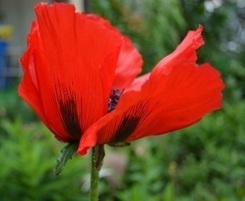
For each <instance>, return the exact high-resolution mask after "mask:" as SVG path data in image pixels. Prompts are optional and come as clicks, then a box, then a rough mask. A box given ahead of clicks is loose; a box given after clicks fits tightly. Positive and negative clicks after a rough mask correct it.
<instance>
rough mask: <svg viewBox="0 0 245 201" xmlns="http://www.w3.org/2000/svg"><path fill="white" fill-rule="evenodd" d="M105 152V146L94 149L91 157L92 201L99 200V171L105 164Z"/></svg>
mask: <svg viewBox="0 0 245 201" xmlns="http://www.w3.org/2000/svg"><path fill="white" fill-rule="evenodd" d="M104 155H105V152H104V146H103V145H97V146H95V147H93V148H92V155H91V180H90V182H91V183H90V201H98V200H99V191H98V187H99V171H100V168H101V166H102V163H103V158H104Z"/></svg>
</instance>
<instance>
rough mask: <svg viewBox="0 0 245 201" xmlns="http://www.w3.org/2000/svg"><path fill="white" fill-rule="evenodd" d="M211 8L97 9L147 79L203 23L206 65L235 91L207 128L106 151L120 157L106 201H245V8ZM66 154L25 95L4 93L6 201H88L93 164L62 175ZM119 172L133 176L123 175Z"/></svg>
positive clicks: (159, 1) (102, 5)
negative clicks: (132, 50)
mask: <svg viewBox="0 0 245 201" xmlns="http://www.w3.org/2000/svg"><path fill="white" fill-rule="evenodd" d="M212 2H213V1H204V0H194V1H185V0H173V1H163V0H154V1H149V0H140V1H139V0H134V1H132V0H124V1H120V0H107V1H92V10H93V12H95V13H98V14H100V15H102V16H104V17H105V18H107V19H109V20H110V21H111V23H112V24H113V25H115V26H117V27H118V28H119V29H120V30H121V31H122V32H123V33H124V34H125V35H127V36H129V37H130V38H131V39H132V41H133V42H134V43H135V45H136V47H137V48H138V49H139V51H140V53H141V54H142V55H143V58H144V72H147V71H150V69H151V68H152V67H153V66H154V65H155V64H156V63H157V62H158V61H159V60H160V59H161V58H163V57H164V56H166V55H167V54H168V53H170V52H171V51H172V50H174V48H175V47H176V46H177V45H178V44H179V42H180V41H181V39H183V37H184V36H185V34H186V32H187V30H189V29H195V28H196V27H197V26H198V24H203V25H204V28H205V30H204V38H205V41H206V45H205V46H204V47H202V49H201V50H200V51H199V61H200V62H204V61H209V62H211V63H212V64H213V65H214V66H215V67H216V68H218V69H219V70H220V72H221V75H222V77H223V79H224V80H225V83H226V89H225V97H224V99H225V102H224V108H223V109H222V110H220V111H218V112H215V113H213V114H211V115H209V116H207V117H205V118H204V119H203V120H202V121H201V122H200V123H199V124H197V125H195V126H192V127H190V128H187V129H184V130H181V131H178V132H175V134H172V135H165V136H161V137H152V138H147V139H142V140H139V141H137V142H134V143H133V144H132V145H131V146H130V147H127V148H121V149H119V148H117V149H116V148H107V150H106V157H108V158H109V159H111V158H112V157H111V156H110V153H115V154H118V155H117V157H116V158H117V161H116V162H115V161H114V162H110V165H111V167H109V169H108V167H107V165H108V164H107V163H108V162H105V166H104V169H103V170H102V172H104V173H103V174H104V175H103V178H102V182H101V186H100V188H101V189H100V194H101V199H100V200H106V201H124V200H125V201H128V200H130V201H139V200H143V201H144V200H149V201H176V200H178V201H245V158H244V154H245V124H244V114H245V102H244V97H245V83H244V80H245V39H244V33H245V31H244V29H245V27H244V24H245V16H244V13H245V11H244V7H241V6H240V4H239V2H242V1H236V0H230V1H229V0H227V1H221V2H223V3H222V5H218V4H214V5H213V7H212V6H211V7H210V5H212V4H210V3H212ZM217 2H219V1H216V3H217ZM208 3H209V4H208ZM243 6H245V5H243ZM62 146H63V145H61V144H60V143H59V142H57V141H56V140H55V139H54V137H53V135H52V134H51V133H50V132H49V131H48V130H47V129H46V128H45V127H44V126H43V125H42V124H41V123H40V122H39V121H38V119H37V117H36V115H35V114H34V113H33V111H32V110H31V109H30V108H29V107H28V106H27V105H26V104H25V103H23V102H22V100H20V98H18V97H17V94H16V88H14V89H12V90H10V91H7V92H0V166H1V171H0V200H1V201H10V200H20V201H29V200H30V201H33V200H34V201H39V200H40V201H41V200H42V201H65V200H71V201H73V200H74V201H76V200H84V201H86V200H88V173H89V157H83V158H81V157H76V158H74V159H73V160H71V161H69V163H68V164H67V166H69V167H67V168H65V170H64V171H63V172H62V174H61V175H59V176H55V175H54V173H53V169H54V168H55V165H56V164H55V162H56V159H57V157H58V154H59V150H60V149H61V147H62ZM121 161H125V164H124V165H123V164H121ZM113 165H117V166H116V168H115V167H114V169H113ZM119 165H120V166H123V167H124V168H122V170H121V172H119V173H118V172H117V170H118V169H120V168H119V167H120V166H119ZM106 175H107V176H106Z"/></svg>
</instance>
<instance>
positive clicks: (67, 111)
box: [59, 98, 81, 137]
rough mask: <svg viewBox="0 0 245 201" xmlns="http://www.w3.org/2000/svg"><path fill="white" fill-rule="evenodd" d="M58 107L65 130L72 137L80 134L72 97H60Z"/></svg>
mask: <svg viewBox="0 0 245 201" xmlns="http://www.w3.org/2000/svg"><path fill="white" fill-rule="evenodd" d="M59 107H60V112H61V116H62V119H63V122H64V125H65V128H66V131H67V132H68V133H69V134H70V135H72V136H73V137H78V136H80V135H81V128H80V125H79V118H78V114H77V106H76V102H75V101H74V100H73V99H72V98H67V99H65V100H62V99H60V100H59Z"/></svg>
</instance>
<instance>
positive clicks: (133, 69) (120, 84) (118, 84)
mask: <svg viewBox="0 0 245 201" xmlns="http://www.w3.org/2000/svg"><path fill="white" fill-rule="evenodd" d="M90 18H91V19H93V20H95V21H98V22H100V23H101V24H103V25H104V26H106V27H108V28H110V29H114V30H115V31H117V33H118V35H119V36H120V37H122V38H123V44H122V48H121V51H120V55H119V60H118V63H117V68H116V74H115V78H114V83H113V87H115V88H118V89H121V90H122V89H125V88H127V87H129V86H130V85H131V83H132V82H133V81H134V79H135V77H136V76H137V75H139V74H140V73H141V71H142V64H143V60H142V57H141V55H140V53H139V52H138V50H137V49H136V48H135V47H134V46H133V44H132V42H131V41H130V39H129V38H128V37H126V36H124V35H122V34H121V33H120V32H119V31H118V30H117V29H116V28H115V27H112V26H111V24H110V22H109V21H107V20H104V19H103V18H101V17H99V16H97V15H94V14H92V15H90Z"/></svg>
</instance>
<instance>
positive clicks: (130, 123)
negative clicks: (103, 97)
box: [112, 116, 140, 143]
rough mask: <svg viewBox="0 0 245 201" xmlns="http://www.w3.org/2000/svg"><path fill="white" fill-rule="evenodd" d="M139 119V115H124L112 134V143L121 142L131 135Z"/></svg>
mask: <svg viewBox="0 0 245 201" xmlns="http://www.w3.org/2000/svg"><path fill="white" fill-rule="evenodd" d="M139 121H140V117H133V116H128V117H124V118H123V121H122V123H121V124H120V126H119V127H118V128H117V130H116V132H115V134H114V139H113V140H112V143H115V142H122V141H123V140H125V139H126V138H127V137H128V136H129V135H131V134H132V133H133V132H134V131H135V129H136V128H137V126H138V124H139Z"/></svg>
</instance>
